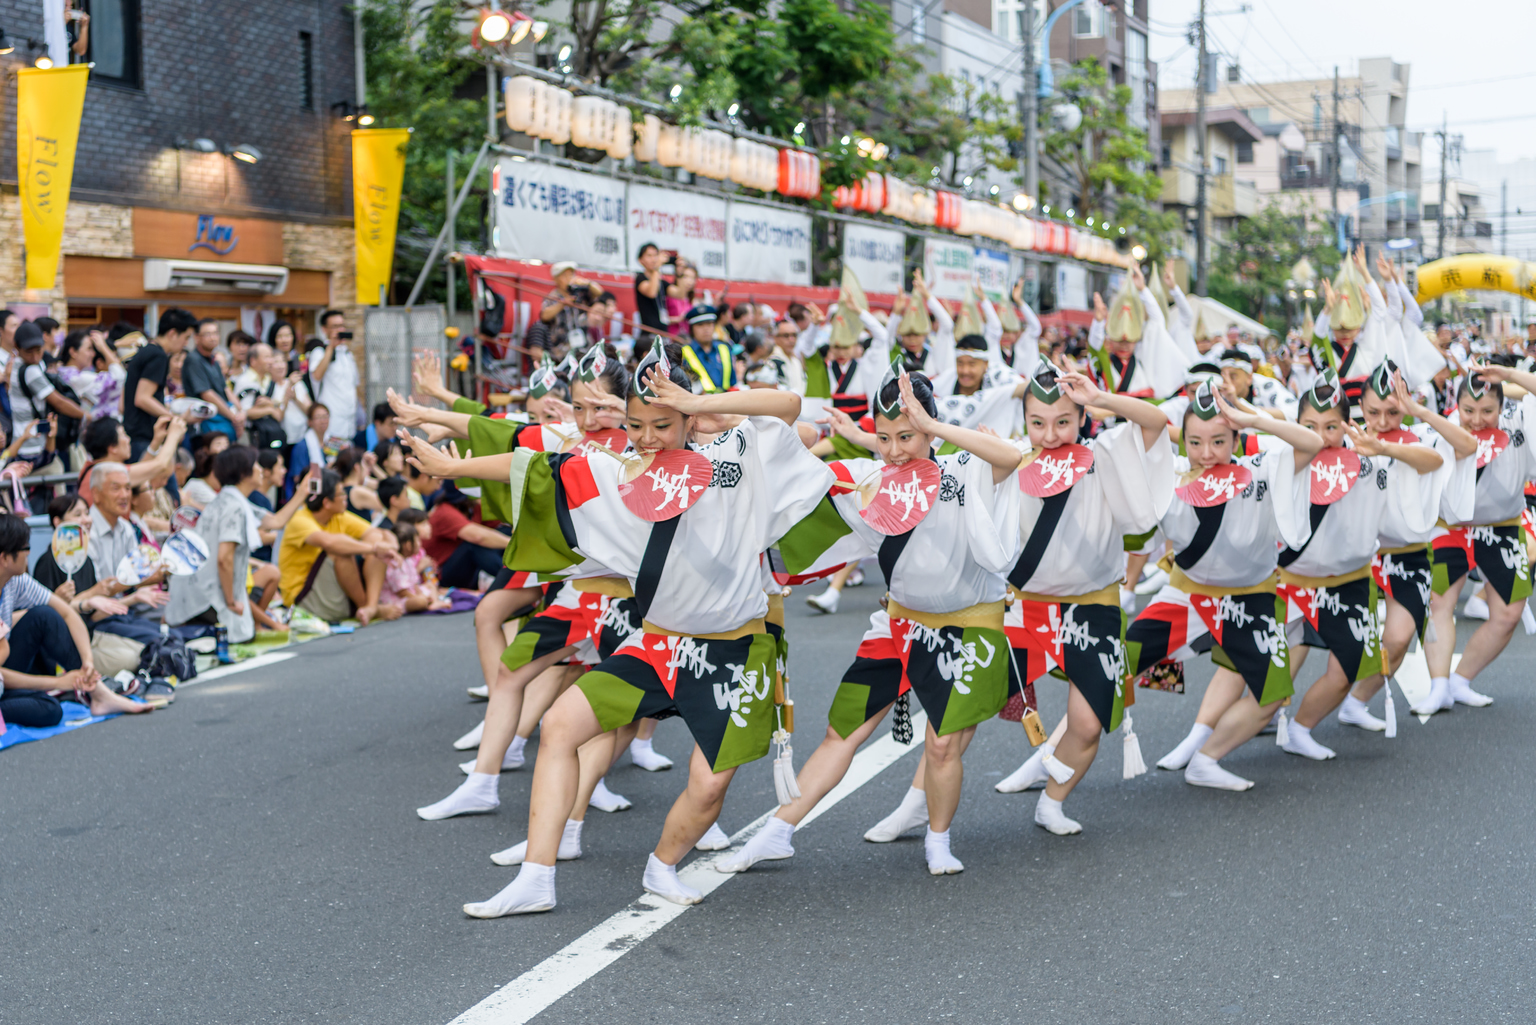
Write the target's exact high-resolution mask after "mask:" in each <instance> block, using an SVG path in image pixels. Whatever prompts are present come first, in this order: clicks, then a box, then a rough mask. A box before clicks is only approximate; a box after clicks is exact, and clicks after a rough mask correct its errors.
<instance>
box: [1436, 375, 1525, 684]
mask: <svg viewBox="0 0 1536 1025" xmlns="http://www.w3.org/2000/svg"><path fill="white" fill-rule="evenodd" d="M1506 382H1507V383H1509V384H1514V385H1518V386H1520V387H1521V388H1524V389H1525V397H1524V398H1522V399H1521V400H1520V401H1519V402H1518V403H1506V402H1505V401H1504V384H1505V383H1506ZM1456 409H1457V412H1458V413H1459V417H1458V418H1459V419H1460V421H1461V426H1463V427H1465V428H1466V429H1467V430H1468V431H1470V432H1471V434H1472V436H1473V437H1474V438H1476V439H1477V456H1476V459H1477V483H1476V486H1475V491H1474V495H1475V500H1474V506H1473V509H1472V514H1471V516H1469V517H1468V518H1467V519H1466V520H1465V521H1464V522H1462V523H1460V524H1458V525H1457V526H1454V527H1452V526H1447V527H1444V528H1442V530H1441V531H1436V536H1435V539H1434V542H1433V547H1434V553H1433V554H1434V590H1435V594H1434V597H1433V598H1431V599H1430V610H1429V615H1430V619H1431V621H1432V622H1433V623H1434V624H1435V636H1434V639H1433V640H1431V641H1429V642H1428V643H1427V644H1425V646H1424V654H1425V657H1426V658H1427V659H1428V660H1429V672H1430V682H1431V688H1430V693H1429V697H1427V698H1426V699H1425V700H1424V701H1423V702H1422V703H1421V704H1420V705H1419V706H1418V707H1416V708H1414V711H1415V712H1417V713H1419V714H1428V713H1430V712H1435V711H1440V710H1443V709H1449V708H1454V707H1455V706H1456V703H1457V702H1460V703H1462V704H1464V705H1471V706H1473V707H1478V708H1480V707H1482V706H1484V705H1489V704H1492V703H1493V699H1492V698H1490V697H1488V696H1487V695H1486V694H1479V693H1478V692H1477V691H1475V690H1473V689H1472V681H1473V680H1474V679H1476V678H1477V674H1478V673H1480V672H1482V671H1483V669H1485V668H1486V667H1487V666H1488V664H1489V663H1490V662H1492V661H1493V660H1494V659H1495V658H1497V657H1498V655H1499V652H1501V651H1503V650H1504V646H1505V645H1506V644H1508V643H1509V638H1510V637H1511V635H1513V634H1514V632H1515V625H1516V624H1517V623H1519V622H1520V616H1521V614H1522V613H1523V612H1524V610H1525V599H1526V598H1528V597H1529V596H1530V594H1531V568H1530V562H1529V559H1528V557H1527V554H1526V549H1525V544H1524V540H1523V538H1522V535H1521V530H1520V514H1521V512H1522V510H1524V508H1525V495H1524V491H1525V482H1526V481H1528V480H1532V479H1536V445H1532V443H1531V436H1530V435H1528V434H1526V433H1525V426H1526V422H1527V421H1530V422H1531V424H1532V426H1533V429H1536V374H1531V373H1528V372H1526V371H1524V370H1515V369H1514V368H1512V367H1501V366H1494V365H1492V364H1475V365H1473V366H1472V367H1471V368H1470V369H1469V370H1468V373H1467V375H1466V376H1465V377H1464V378H1462V382H1461V386H1460V387H1459V388H1458V390H1457V393H1456ZM1473 566H1476V567H1477V568H1478V569H1480V570H1481V571H1482V573H1483V580H1484V581H1485V586H1484V587H1483V596H1484V598H1485V599H1486V600H1487V602H1488V621H1487V622H1486V623H1484V624H1483V625H1482V626H1480V627H1478V628H1477V632H1476V633H1474V634H1473V635H1472V637H1471V638H1470V639H1469V640H1468V641H1467V647H1466V649H1465V650H1464V651H1463V652H1462V655H1461V663H1460V664H1459V665H1458V666H1457V667H1456V672H1454V673H1453V672H1451V655H1452V654H1453V653H1454V652H1455V650H1456V619H1455V614H1456V599H1457V596H1458V595H1459V594H1460V593H1461V587H1462V584H1463V583H1464V582H1465V581H1466V578H1467V571H1468V570H1469V569H1470V568H1471V567H1473Z"/></svg>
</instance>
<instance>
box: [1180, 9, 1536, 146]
mask: <svg viewBox="0 0 1536 1025" xmlns="http://www.w3.org/2000/svg"><path fill="white" fill-rule="evenodd" d="M1248 2H1249V4H1250V5H1251V7H1252V10H1251V11H1250V12H1249V13H1247V14H1237V13H1229V14H1220V13H1218V12H1224V11H1233V12H1235V11H1236V10H1237V9H1238V8H1240V7H1242V6H1243V0H1207V3H1206V10H1207V16H1206V24H1207V28H1208V36H1209V40H1210V41H1209V43H1208V45H1209V46H1210V47H1211V48H1212V49H1216V50H1220V51H1221V52H1222V53H1223V54H1227V55H1231V56H1233V57H1235V58H1236V60H1237V61H1238V63H1239V64H1240V65H1241V67H1242V75H1243V80H1244V81H1247V82H1260V83H1262V82H1272V81H1278V80H1284V79H1292V78H1324V77H1330V76H1332V74H1333V66H1334V65H1335V64H1337V65H1338V66H1339V73H1340V75H1349V74H1351V73H1352V72H1353V71H1354V70H1355V65H1356V62H1357V61H1358V60H1359V59H1360V58H1362V57H1387V56H1390V57H1392V58H1393V59H1394V60H1397V61H1400V62H1406V63H1409V64H1412V65H1413V72H1412V80H1411V82H1410V85H1409V90H1408V127H1409V128H1410V129H1411V130H1414V131H1420V130H1429V129H1431V128H1435V127H1438V126H1439V124H1440V116H1441V112H1442V111H1444V112H1445V113H1446V114H1448V115H1449V117H1450V127H1451V131H1452V132H1453V133H1454V132H1460V133H1461V134H1462V135H1463V136H1464V137H1465V140H1466V146H1467V148H1468V149H1497V150H1498V151H1499V156H1500V159H1502V160H1514V159H1517V158H1520V157H1536V62H1533V61H1532V60H1531V56H1530V46H1531V43H1532V40H1533V38H1536V3H1532V2H1531V0H1496V2H1494V3H1486V2H1476V0H1474V2H1472V3H1468V4H1462V5H1458V4H1454V3H1445V2H1443V0H1437V2H1434V3H1431V2H1430V0H1397V2H1396V3H1393V4H1383V3H1368V2H1363V0H1248ZM1150 7H1151V11H1150V13H1151V17H1152V19H1153V20H1152V33H1153V35H1152V40H1151V44H1150V49H1151V57H1152V59H1153V60H1155V61H1157V63H1158V84H1159V86H1160V87H1161V88H1163V89H1179V88H1185V89H1187V88H1189V87H1191V86H1192V85H1193V84H1194V80H1195V50H1194V48H1193V47H1191V46H1189V45H1188V44H1187V43H1186V42H1185V38H1184V35H1185V26H1187V25H1188V24H1189V23H1190V22H1191V21H1192V20H1193V19H1194V17H1195V16H1196V14H1197V13H1198V11H1199V7H1200V5H1199V0H1150ZM1224 66H1225V65H1224ZM1225 73H1226V72H1225V71H1224V70H1223V72H1222V74H1223V75H1225ZM1467 83H1474V84H1467ZM1424 165H1425V167H1426V168H1427V167H1429V166H1430V165H1434V166H1436V167H1438V166H1439V147H1438V143H1437V142H1434V141H1432V140H1430V139H1426V140H1425V144H1424Z"/></svg>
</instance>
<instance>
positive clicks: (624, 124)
mask: <svg viewBox="0 0 1536 1025" xmlns="http://www.w3.org/2000/svg"><path fill="white" fill-rule="evenodd" d="M634 147H635V131H634V125H633V118H632V115H631V114H630V112H629V108H628V107H626V106H624V105H623V104H619V103H615V104H614V105H613V127H612V131H611V132H610V134H609V137H608V155H609V156H610V157H612V158H613V159H615V160H626V159H628V158H629V155H630V154H631V153H632V152H634Z"/></svg>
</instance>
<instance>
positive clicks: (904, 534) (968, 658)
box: [717, 374, 1019, 875]
mask: <svg viewBox="0 0 1536 1025" xmlns="http://www.w3.org/2000/svg"><path fill="white" fill-rule="evenodd" d="M934 412H935V411H934V400H933V393H932V390H931V388H930V386H929V384H928V379H927V378H926V377H924V376H923V375H922V374H915V375H912V376H910V377H909V376H908V375H906V374H902V375H901V377H900V378H895V377H892V378H889V379H888V380H887V382H886V384H885V385H884V386H883V387H882V388H881V389H880V392H879V397H878V400H877V405H876V412H875V427H876V433H875V436H874V438H873V439H871V438H869V437H868V436H867V435H865V434H864V433H863V432H862V431H860V430H859V429H858V427H857V425H855V424H854V423H853V421H852V420H851V419H849V418H848V417H847V416H846V415H844V414H841V413H834V414H833V415H834V418H835V422H836V426H837V429H838V430H839V431H842V432H844V434H845V435H846V436H848V437H849V440H850V441H853V442H854V443H855V444H861V445H865V444H872V445H873V447H874V448H875V449H876V450H877V451H878V452H879V454H880V457H881V459H882V460H883V461H884V466H883V468H882V465H881V463H878V462H876V461H874V460H870V459H849V460H843V461H840V462H838V463H834V464H833V470H834V471H835V472H836V474H837V478H838V482H839V483H838V484H835V485H834V486H833V489H832V495H831V497H830V500H829V501H828V502H826V503H824V504H823V505H822V506H821V507H820V508H818V510H817V512H816V514H815V515H813V516H811V517H808V518H807V519H805V520H803V521H802V522H801V523H800V524H799V525H797V526H796V527H795V528H794V529H792V530H791V531H790V532H789V534H787V535H786V536H785V537H784V538H783V539H782V540H781V541H780V546H779V552H780V554H781V556H782V557H783V558H784V562H785V568H786V569H788V570H789V571H790V572H791V573H802V572H806V571H808V570H810V569H811V568H813V567H814V566H815V565H816V564H817V563H818V562H820V561H821V560H823V559H831V560H833V561H842V560H844V559H858V558H864V557H869V556H877V557H878V558H879V560H880V568H881V570H882V571H883V572H884V573H885V576H886V586H887V588H888V590H889V593H888V600H887V605H886V607H885V608H884V609H882V610H881V611H878V612H875V613H873V614H872V615H871V616H870V626H869V630H868V631H867V632H866V633H865V634H864V638H863V640H861V641H860V642H859V648H858V654H857V656H856V657H855V658H854V661H853V664H852V665H851V666H850V667H849V668H848V670H847V671H846V672H845V673H844V674H843V682H842V684H841V685H840V686H839V687H838V689H837V695H836V697H834V698H833V700H832V708H831V711H830V712H829V714H828V722H827V733H826V737H825V739H823V740H822V742H821V745H820V746H819V747H818V748H817V749H816V751H815V753H814V754H812V755H811V757H810V759H809V760H808V761H807V762H806V763H805V765H804V766H803V767H802V768H801V770H800V773H799V775H798V776H797V777H796V783H797V785H798V787H799V790H800V797H799V799H798V800H796V801H794V802H793V803H791V804H788V805H785V806H783V807H781V808H780V809H779V811H778V812H777V814H776V815H775V817H774V818H771V819H769V820H768V823H767V825H766V826H764V827H763V829H761V830H759V831H758V832H757V833H756V834H754V835H753V836H752V838H751V839H750V840H748V841H747V843H746V845H745V846H744V847H743V848H742V849H741V851H740V852H739V853H738V854H737V855H736V856H734V857H733V858H731V859H729V860H727V861H724V862H721V863H720V864H719V865H718V866H717V867H718V868H719V870H720V871H722V872H744V871H746V870H747V869H749V868H751V867H752V866H753V865H754V864H756V863H757V862H759V861H763V860H767V859H775V860H776V859H782V858H788V857H791V856H793V854H794V853H795V849H794V846H793V844H792V840H793V837H794V831H795V825H796V824H797V823H799V822H800V820H801V819H803V818H804V817H805V816H806V815H807V814H808V813H809V812H810V811H811V809H812V808H814V807H815V806H816V804H817V802H819V801H820V800H821V799H822V798H823V797H825V796H826V795H827V793H828V792H829V791H831V789H832V788H833V787H835V786H836V785H837V784H838V783H839V782H840V781H841V780H842V778H843V776H844V774H846V773H847V771H848V766H849V765H850V764H852V762H853V756H854V753H855V752H856V751H857V750H858V748H859V745H861V744H862V743H863V742H864V741H865V740H867V739H868V738H869V736H870V735H871V734H872V733H874V731H875V729H876V727H878V726H879V725H880V722H881V720H883V719H884V718H885V713H886V712H887V711H889V710H890V709H891V707H892V705H894V704H895V703H896V702H897V700H898V698H904V697H905V695H906V694H907V693H908V691H911V692H912V693H915V694H916V695H917V698H918V700H919V701H920V702H921V703H922V706H923V709H924V711H926V712H927V713H928V725H927V736H926V746H925V748H924V752H925V755H926V757H927V763H926V771H927V777H926V779H927V783H928V786H927V813H928V814H927V818H928V822H929V829H928V835H927V839H926V840H925V842H924V849H925V852H926V855H927V861H928V871H929V872H931V873H932V874H933V875H948V874H953V873H956V872H960V871H961V870H962V869H963V868H964V866H963V865H962V864H961V863H960V861H959V859H957V858H956V857H955V856H954V855H953V854H952V853H950V843H949V826H950V822H951V821H952V819H953V818H954V814H955V810H956V808H957V807H958V806H959V804H960V783H961V778H962V774H963V772H964V769H963V767H962V764H961V757H962V755H963V754H964V752H965V749H966V747H967V746H968V745H969V744H970V741H971V737H972V736H973V735H974V733H975V732H976V726H977V724H978V723H981V722H983V721H985V720H987V719H990V718H991V717H992V716H994V715H996V714H997V712H998V711H999V710H1000V709H1001V708H1002V707H1003V704H1004V703H1005V702H1006V701H1007V697H1008V672H1007V662H1006V658H1007V650H1006V649H1007V639H1006V638H1005V637H1004V635H1003V595H1004V593H1005V589H1006V584H1005V581H1004V580H1003V576H1002V574H1003V573H1004V572H1005V571H1006V570H1007V569H1008V567H1009V566H1011V565H1012V564H1013V557H1014V555H1015V554H1016V552H1015V545H1014V540H1013V537H1014V533H1015V528H1014V526H1013V521H1014V519H1015V518H1016V516H1017V508H1018V499H1017V497H1016V496H1017V494H1018V492H1017V489H1016V488H1015V487H1014V485H1013V481H1012V477H1013V473H1014V471H1015V470H1016V469H1017V468H1018V464H1019V452H1018V449H1016V448H1014V447H1013V446H1012V445H1011V444H1009V443H1008V442H1006V441H1003V440H1002V439H1000V438H997V437H993V436H990V435H986V434H982V433H981V432H979V431H973V430H969V429H967V428H963V427H955V426H952V425H950V424H945V423H943V422H942V421H940V420H938V419H937V418H936V417H935V415H934ZM940 441H944V442H949V443H950V444H953V445H955V446H957V447H958V448H959V449H960V450H961V451H960V452H959V453H958V454H954V455H940V456H937V457H935V456H934V455H933V449H934V445H935V444H936V443H938V442H940ZM858 482H868V483H866V485H865V487H866V488H872V487H874V485H875V483H876V482H878V494H877V495H876V496H875V501H874V503H872V504H871V506H870V510H866V509H864V505H865V503H864V501H863V498H862V496H861V494H860V490H861V489H860V488H859V487H858V486H857V484H858ZM882 499H889V500H890V503H891V504H890V505H889V507H888V508H889V509H890V510H891V512H892V515H891V516H890V517H888V518H882V517H881V516H880V515H875V514H873V513H872V512H871V510H874V509H876V508H878V507H879V505H880V503H881V502H882ZM850 531H851V533H849V532H850ZM829 553H830V554H829ZM898 718H900V714H899V713H898ZM906 723H907V729H908V730H910V728H911V724H910V719H908V720H906Z"/></svg>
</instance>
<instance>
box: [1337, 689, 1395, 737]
mask: <svg viewBox="0 0 1536 1025" xmlns="http://www.w3.org/2000/svg"><path fill="white" fill-rule="evenodd" d="M1339 722H1341V723H1344V724H1345V725H1347V726H1358V727H1360V728H1361V729H1362V730H1370V731H1371V732H1372V733H1381V732H1382V731H1384V730H1385V729H1386V728H1387V721H1386V720H1385V719H1378V718H1376V717H1375V716H1374V715H1372V714H1371V709H1370V707H1369V706H1368V705H1366V703H1365V702H1364V701H1361V700H1360V699H1359V698H1357V697H1355V696H1354V695H1353V694H1349V695H1347V696H1345V698H1344V703H1343V704H1342V705H1340V706H1339Z"/></svg>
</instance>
